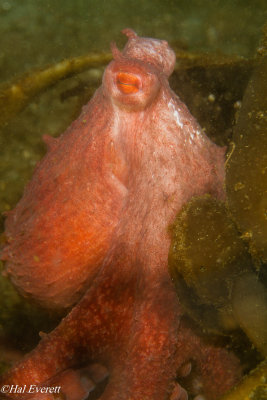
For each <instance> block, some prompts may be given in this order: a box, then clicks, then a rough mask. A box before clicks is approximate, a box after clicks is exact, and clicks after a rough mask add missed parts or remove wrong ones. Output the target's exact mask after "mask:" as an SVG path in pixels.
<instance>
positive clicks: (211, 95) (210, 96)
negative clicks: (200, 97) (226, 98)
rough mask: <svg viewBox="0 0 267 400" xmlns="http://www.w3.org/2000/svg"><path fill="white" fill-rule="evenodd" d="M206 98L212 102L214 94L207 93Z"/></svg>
mask: <svg viewBox="0 0 267 400" xmlns="http://www.w3.org/2000/svg"><path fill="white" fill-rule="evenodd" d="M208 100H209V102H210V103H214V101H215V96H214V94H212V93H211V94H209V95H208Z"/></svg>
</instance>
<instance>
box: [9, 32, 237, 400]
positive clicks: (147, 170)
mask: <svg viewBox="0 0 267 400" xmlns="http://www.w3.org/2000/svg"><path fill="white" fill-rule="evenodd" d="M125 33H126V34H127V36H128V37H129V41H128V43H127V45H126V47H125V49H124V51H123V52H122V53H120V52H119V51H118V50H117V48H116V47H115V46H113V55H114V60H113V61H112V62H111V63H110V64H109V66H108V67H107V68H106V71H105V73H104V77H103V83H102V86H101V87H100V88H99V89H98V90H97V92H96V93H95V96H94V98H93V99H92V100H91V101H90V103H89V104H88V105H87V106H85V107H84V109H83V111H82V114H81V116H80V117H79V119H78V120H77V121H75V122H74V123H73V124H72V125H71V126H70V127H69V129H68V130H67V131H66V132H65V133H64V134H63V135H62V136H61V137H59V138H58V139H55V140H52V139H51V138H50V139H49V138H46V141H47V142H48V146H49V150H48V153H47V155H46V156H45V157H44V159H43V160H42V161H41V162H40V164H39V165H38V166H37V168H36V171H35V173H34V176H33V179H32V181H31V182H30V183H29V185H28V186H27V187H26V189H25V193H24V196H23V198H22V199H21V201H20V202H19V203H18V205H17V206H16V208H15V209H14V210H13V211H12V213H11V214H10V215H9V216H8V218H7V221H6V235H7V238H8V244H7V245H6V246H5V248H4V249H3V252H2V258H3V259H5V260H6V269H7V272H8V273H9V275H10V276H11V279H12V281H13V282H14V284H15V285H16V286H17V287H19V289H20V290H21V291H22V292H23V293H24V294H26V295H28V296H32V297H33V298H35V299H37V300H38V301H39V302H40V303H41V304H43V305H45V306H47V307H52V308H64V307H69V306H71V305H73V304H74V303H77V301H79V302H78V303H77V305H76V306H75V307H74V308H73V309H72V311H71V312H70V313H69V314H68V315H67V317H66V318H65V319H64V320H63V321H62V322H61V324H60V325H59V326H58V327H57V328H56V329H55V330H54V331H53V332H51V333H50V334H49V335H47V336H46V337H45V338H43V339H42V340H41V342H40V344H39V345H38V347H37V348H36V349H35V350H33V352H31V353H30V354H29V355H28V356H27V357H26V359H25V360H24V361H22V362H21V363H20V364H19V365H18V366H16V367H14V369H13V370H11V371H10V373H8V374H7V376H6V377H5V378H4V380H3V382H4V381H5V382H9V383H16V384H26V385H29V384H31V383H34V384H37V385H40V384H43V383H47V382H50V383H51V382H54V381H55V382H56V381H57V380H58V381H60V379H61V378H60V377H61V375H60V374H62V373H64V372H63V371H65V370H67V369H73V368H76V367H78V366H79V365H83V364H84V363H90V362H100V363H102V364H103V365H105V366H106V367H107V368H108V370H109V374H110V380H109V383H108V385H107V388H106V390H105V392H104V394H103V395H102V396H101V400H115V399H116V400H141V399H142V400H148V399H149V400H165V399H168V398H169V397H170V396H171V395H172V396H173V397H172V399H173V400H177V399H182V394H181V393H180V394H179V393H178V394H176V395H175V390H174V387H175V386H174V380H175V377H176V372H177V370H178V369H179V367H181V366H182V365H183V364H184V363H186V362H189V361H192V360H194V359H195V360H196V363H197V365H198V367H197V368H198V370H199V374H200V376H201V377H202V379H203V392H204V393H206V394H207V396H210V397H208V398H211V399H214V398H216V396H217V395H220V394H221V393H223V392H224V391H225V390H226V389H228V388H229V387H231V385H232V384H233V383H234V382H235V381H236V377H237V375H238V372H237V370H238V367H237V365H238V362H237V360H236V359H235V358H234V356H233V355H231V354H228V353H227V351H226V350H224V349H217V348H214V347H213V346H211V345H207V344H204V342H203V341H202V339H200V338H198V336H197V335H196V334H195V333H194V332H193V330H191V329H190V328H189V327H187V326H186V325H185V324H184V323H182V322H181V317H182V309H181V306H180V303H179V299H178V297H177V294H176V293H175V291H174V288H173V285H172V282H171V280H170V277H169V275H168V269H167V259H168V250H169V245H170V238H169V235H168V226H169V225H170V224H171V223H172V221H173V219H174V217H175V215H176V214H177V212H179V210H180V209H181V207H182V205H183V204H184V203H186V202H187V201H188V200H189V199H190V198H191V197H192V196H195V195H201V194H204V193H210V194H212V195H213V196H215V197H217V198H220V199H222V198H223V197H224V191H223V181H224V150H223V149H221V148H219V147H217V146H216V145H215V144H213V143H212V142H211V141H210V140H209V139H208V138H207V137H206V136H205V135H204V134H203V133H202V132H201V128H200V127H199V125H198V124H197V122H196V121H195V119H194V118H193V117H192V116H191V115H190V113H189V111H188V110H187V108H186V106H185V105H184V104H183V103H182V102H181V101H180V100H179V98H178V97H177V96H176V95H175V94H174V93H173V92H172V91H171V89H170V87H169V84H168V76H169V75H170V73H171V72H172V70H173V68H174V63H175V56H174V53H173V52H172V50H171V49H170V48H169V47H168V44H167V42H164V41H159V40H154V39H146V38H139V37H138V36H136V35H135V33H134V32H132V31H130V30H126V31H125ZM58 374H59V375H58ZM65 380H66V379H65ZM176 389H177V388H176ZM65 392H66V393H67V392H68V390H67V389H66V390H65ZM178 392H179V391H178ZM46 396H47V395H46ZM67 396H69V397H67V398H68V399H75V400H80V399H83V398H85V397H82V396H81V395H80V394H78V391H77V394H76V397H71V395H70V394H69V393H68V394H67ZM175 396H176V397H175ZM10 397H11V398H12V397H13V395H10ZM14 397H16V396H14ZM19 398H20V399H21V397H19ZM37 398H38V399H39V397H36V399H37ZM40 399H45V400H46V399H50V397H49V396H48V397H44V395H43V397H42V396H41V397H40Z"/></svg>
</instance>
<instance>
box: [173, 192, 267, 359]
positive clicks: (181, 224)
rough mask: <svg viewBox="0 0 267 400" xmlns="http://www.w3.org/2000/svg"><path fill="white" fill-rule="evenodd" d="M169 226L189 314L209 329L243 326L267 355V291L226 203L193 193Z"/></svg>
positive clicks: (177, 274) (176, 270)
mask: <svg viewBox="0 0 267 400" xmlns="http://www.w3.org/2000/svg"><path fill="white" fill-rule="evenodd" d="M171 231H172V245H171V248H170V253H169V267H170V273H171V276H172V277H173V280H174V282H175V285H176V287H177V289H178V294H179V293H180V294H181V293H182V296H181V301H182V302H184V304H185V307H186V308H187V311H188V312H189V314H190V315H191V316H193V318H194V319H196V320H197V322H199V323H201V324H202V325H203V326H204V327H205V328H206V329H208V330H210V331H216V329H217V330H218V329H219V330H220V329H221V330H229V329H234V328H236V327H237V326H240V327H241V328H242V329H243V330H244V331H245V333H246V334H247V336H248V337H249V338H250V340H251V341H252V343H253V344H254V345H255V346H256V347H257V348H258V350H259V351H260V352H261V353H262V354H263V355H264V356H267V324H266V321H267V293H266V290H265V288H264V286H263V284H262V283H261V282H260V281H259V279H258V278H257V276H256V274H255V272H254V270H253V263H252V259H251V257H250V254H249V253H248V251H247V247H246V245H245V242H244V241H243V240H242V238H241V237H240V236H239V234H238V231H237V228H236V226H235V225H234V223H233V221H232V220H231V218H230V217H229V215H228V212H227V209H226V207H225V204H224V203H222V202H217V201H216V200H215V199H213V198H211V197H210V196H208V195H206V196H203V197H199V198H194V199H192V200H191V201H190V202H189V203H188V204H186V205H185V206H184V207H183V209H182V211H181V212H180V213H179V214H178V216H177V218H176V220H175V222H174V224H173V226H172V228H171ZM183 282H185V284H186V285H187V286H188V287H189V288H191V289H192V290H193V293H194V294H193V297H192V295H191V293H186V290H185V289H184V288H183ZM194 296H195V298H194ZM215 310H216V312H215Z"/></svg>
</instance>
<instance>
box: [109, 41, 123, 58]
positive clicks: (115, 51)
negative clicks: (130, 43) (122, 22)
mask: <svg viewBox="0 0 267 400" xmlns="http://www.w3.org/2000/svg"><path fill="white" fill-rule="evenodd" d="M110 49H111V52H112V55H113V58H114V60H118V59H119V58H121V57H122V53H121V52H120V50H119V49H118V47H117V45H116V43H115V42H111V43H110Z"/></svg>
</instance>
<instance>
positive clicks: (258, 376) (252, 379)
mask: <svg viewBox="0 0 267 400" xmlns="http://www.w3.org/2000/svg"><path fill="white" fill-rule="evenodd" d="M266 399H267V362H266V361H263V362H262V363H261V364H260V365H258V367H257V368H255V369H254V370H253V371H251V372H250V373H249V374H248V375H247V376H245V377H244V378H243V379H242V381H241V382H240V383H239V384H238V385H237V386H236V387H235V388H234V389H232V390H231V391H230V392H229V393H227V394H226V395H224V396H223V397H222V398H220V400H266Z"/></svg>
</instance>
